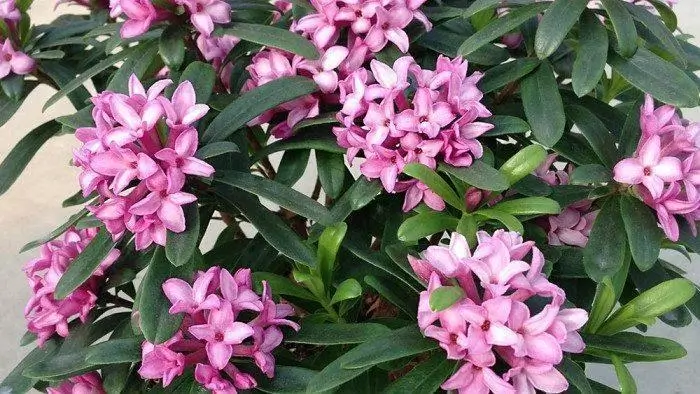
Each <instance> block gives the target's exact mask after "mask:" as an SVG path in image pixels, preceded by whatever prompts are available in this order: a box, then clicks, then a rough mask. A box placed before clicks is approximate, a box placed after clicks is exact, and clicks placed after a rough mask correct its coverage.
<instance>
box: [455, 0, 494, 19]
mask: <svg viewBox="0 0 700 394" xmlns="http://www.w3.org/2000/svg"><path fill="white" fill-rule="evenodd" d="M499 4H501V0H475V1H474V2H472V3H471V5H470V6H469V7H467V9H466V10H464V12H463V13H462V18H465V19H466V18H469V17H471V16H473V15H475V14H478V13H480V12H482V11H486V10H488V9H491V8H495V7H496V6H497V5H499Z"/></svg>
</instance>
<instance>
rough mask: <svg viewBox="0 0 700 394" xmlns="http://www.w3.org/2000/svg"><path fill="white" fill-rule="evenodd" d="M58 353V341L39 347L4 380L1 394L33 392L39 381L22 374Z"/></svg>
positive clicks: (50, 341)
mask: <svg viewBox="0 0 700 394" xmlns="http://www.w3.org/2000/svg"><path fill="white" fill-rule="evenodd" d="M56 351H58V346H57V345H56V340H53V339H52V340H49V341H47V342H46V343H45V344H44V346H43V347H37V348H35V349H34V350H32V351H31V352H29V354H27V356H26V357H24V358H23V359H22V361H20V362H19V364H17V366H16V367H15V368H14V369H13V370H12V371H10V373H9V374H8V375H7V376H6V377H5V379H3V381H2V383H0V392H2V393H26V392H29V390H31V388H32V386H34V384H36V383H37V381H38V379H34V378H28V377H26V376H24V375H23V374H22V372H23V371H24V370H25V369H26V368H28V367H31V366H33V365H35V364H37V363H39V362H41V361H43V360H44V359H46V358H47V357H50V356H52V355H53V354H54V353H56Z"/></svg>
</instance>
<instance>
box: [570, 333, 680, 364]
mask: <svg viewBox="0 0 700 394" xmlns="http://www.w3.org/2000/svg"><path fill="white" fill-rule="evenodd" d="M583 341H584V342H585V343H586V353H591V354H600V352H603V353H604V354H614V355H617V356H618V357H620V358H621V359H623V360H624V361H662V360H673V359H677V358H681V357H684V356H685V355H686V351H685V349H683V346H681V345H680V344H678V343H676V342H674V341H672V340H670V339H666V338H657V337H647V336H644V335H641V334H638V333H634V332H621V333H619V334H615V335H611V336H603V335H592V334H583Z"/></svg>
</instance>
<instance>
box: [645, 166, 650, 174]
mask: <svg viewBox="0 0 700 394" xmlns="http://www.w3.org/2000/svg"><path fill="white" fill-rule="evenodd" d="M649 175H651V168H649V167H644V176H649Z"/></svg>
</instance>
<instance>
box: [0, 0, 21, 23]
mask: <svg viewBox="0 0 700 394" xmlns="http://www.w3.org/2000/svg"><path fill="white" fill-rule="evenodd" d="M0 19H2V20H4V21H5V22H19V20H20V19H22V14H21V13H20V12H19V9H18V8H17V4H16V3H15V0H0Z"/></svg>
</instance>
